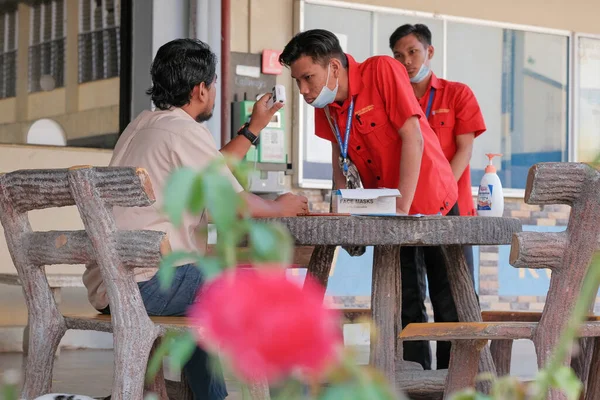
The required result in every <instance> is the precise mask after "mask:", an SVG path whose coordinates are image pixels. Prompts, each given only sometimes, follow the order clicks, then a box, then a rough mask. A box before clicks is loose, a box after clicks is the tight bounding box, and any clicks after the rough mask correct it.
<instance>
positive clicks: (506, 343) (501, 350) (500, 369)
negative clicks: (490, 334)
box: [490, 340, 513, 376]
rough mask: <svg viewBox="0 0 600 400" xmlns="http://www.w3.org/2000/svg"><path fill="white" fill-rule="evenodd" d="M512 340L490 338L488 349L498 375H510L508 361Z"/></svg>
mask: <svg viewBox="0 0 600 400" xmlns="http://www.w3.org/2000/svg"><path fill="white" fill-rule="evenodd" d="M512 346H513V341H512V340H492V343H491V344H490V351H491V353H492V359H493V360H494V364H496V373H497V374H498V376H504V375H510V361H511V359H512Z"/></svg>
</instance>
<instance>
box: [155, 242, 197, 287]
mask: <svg viewBox="0 0 600 400" xmlns="http://www.w3.org/2000/svg"><path fill="white" fill-rule="evenodd" d="M195 257H196V255H195V254H193V253H187V252H185V251H174V252H172V253H169V254H167V255H166V256H164V257H163V258H162V260H161V261H160V266H159V268H158V281H159V282H160V289H161V290H162V291H166V290H167V289H169V288H170V287H171V283H173V276H174V275H175V267H178V266H181V265H183V264H182V263H184V262H189V261H187V260H190V259H191V260H193V259H194V258H195Z"/></svg>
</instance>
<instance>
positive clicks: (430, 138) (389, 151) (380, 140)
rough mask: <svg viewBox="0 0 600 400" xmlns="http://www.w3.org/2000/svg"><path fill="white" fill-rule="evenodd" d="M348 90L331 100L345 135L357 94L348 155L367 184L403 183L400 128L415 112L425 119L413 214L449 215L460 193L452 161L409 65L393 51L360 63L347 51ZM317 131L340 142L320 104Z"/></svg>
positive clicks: (389, 185) (372, 186) (391, 185)
mask: <svg viewBox="0 0 600 400" xmlns="http://www.w3.org/2000/svg"><path fill="white" fill-rule="evenodd" d="M348 75H349V85H350V87H349V92H350V95H349V96H348V99H346V101H345V102H344V104H342V105H341V106H340V105H339V104H337V103H333V104H330V105H329V110H330V113H331V117H332V118H333V119H334V120H335V121H336V122H337V124H338V126H339V129H340V133H341V135H342V139H344V140H345V136H344V135H345V132H346V119H347V113H348V107H349V105H350V98H351V97H354V117H353V118H352V125H351V131H350V142H349V144H348V155H349V157H350V159H351V160H352V162H353V163H354V164H355V165H356V168H357V169H358V173H359V174H360V178H361V181H362V183H363V186H364V187H365V188H367V189H376V188H394V189H396V188H398V186H399V184H400V157H401V150H402V140H401V138H400V135H399V134H398V130H399V129H400V128H401V127H402V126H403V125H404V123H405V122H406V120H407V119H408V118H410V117H412V116H417V117H419V119H420V126H421V132H422V135H423V156H422V160H421V169H420V173H419V180H418V183H417V189H416V192H415V197H414V199H413V202H412V205H411V208H410V211H409V213H410V214H417V213H421V214H437V213H438V212H440V211H441V212H442V214H443V215H446V214H447V213H448V211H449V210H450V209H451V208H452V206H454V204H455V203H456V200H457V197H458V193H457V186H456V181H455V179H454V177H453V175H452V170H451V168H450V164H449V163H448V160H446V157H444V153H442V149H441V147H440V144H439V142H438V140H437V137H436V136H435V133H433V131H432V130H431V127H430V126H429V124H428V123H427V121H426V119H425V115H424V114H423V111H422V110H421V107H419V102H418V101H417V99H416V98H415V95H414V92H413V90H412V87H411V85H410V81H409V79H408V74H407V73H406V69H405V68H404V67H403V66H402V64H400V63H399V62H397V61H396V60H394V59H393V58H391V57H388V56H375V57H371V58H369V59H367V60H366V61H365V62H363V63H360V64H359V63H357V62H356V61H355V60H354V58H352V57H351V56H348ZM315 133H316V135H317V136H319V137H321V138H323V139H327V140H329V141H331V142H332V145H333V146H338V143H337V139H336V136H335V134H334V133H333V132H332V131H331V127H330V125H329V123H328V122H327V117H326V115H325V111H324V110H323V109H316V110H315Z"/></svg>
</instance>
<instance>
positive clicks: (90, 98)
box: [0, 0, 600, 325]
mask: <svg viewBox="0 0 600 400" xmlns="http://www.w3.org/2000/svg"><path fill="white" fill-rule="evenodd" d="M67 1H68V7H67V9H68V14H67V21H71V22H68V26H67V32H69V36H68V38H67V70H70V71H73V69H75V68H77V65H78V64H77V62H78V58H77V40H76V39H77V35H76V33H77V32H78V28H77V23H76V22H73V21H76V16H77V15H78V6H79V1H78V0H67ZM349 2H351V3H362V4H370V5H375V6H383V7H396V8H402V9H405V10H414V11H424V12H431V13H441V14H448V15H455V16H460V17H466V18H478V19H484V20H485V19H488V20H492V21H500V22H509V23H517V24H527V25H536V26H541V27H545V28H555V29H565V30H571V31H576V32H585V33H594V34H600V25H598V24H597V18H596V16H597V15H598V14H599V13H600V2H597V1H592V0H571V1H569V2H564V1H558V0H552V1H548V0H528V1H518V0H509V1H508V2H507V1H505V2H486V4H485V7H482V5H481V2H479V1H476V0H457V1H453V2H448V1H442V0H429V1H422V0H400V1H399V0H360V1H354V0H352V1H349ZM159 3H160V4H161V5H163V6H164V5H166V2H157V3H156V4H159ZM163 3H164V4H163ZM231 3H232V4H231V50H232V51H236V52H252V53H259V52H260V51H261V50H263V49H279V50H281V49H283V47H284V46H285V44H286V43H287V42H288V40H289V39H290V38H291V37H292V35H293V34H294V33H295V32H296V31H297V26H298V21H299V11H298V10H299V2H298V1H297V0H231ZM28 10H29V7H28V6H27V5H26V4H25V3H21V4H20V5H19V49H20V51H19V54H18V60H19V66H20V67H19V79H18V83H17V85H18V88H17V93H18V96H17V97H16V98H11V99H3V100H0V110H2V112H0V143H24V141H25V137H26V132H27V130H28V128H29V126H30V124H31V123H32V122H33V121H34V120H35V119H38V118H43V117H49V116H51V117H52V118H53V119H54V120H56V121H57V122H58V123H59V124H60V125H61V126H62V127H63V129H64V130H65V132H66V135H67V137H68V138H77V137H80V136H82V135H86V134H101V133H111V132H117V131H118V106H119V80H118V78H113V79H109V80H105V81H97V82H91V83H86V84H83V85H79V84H78V82H77V75H76V74H69V73H67V74H66V77H67V79H66V84H65V88H62V89H57V90H54V91H51V92H46V93H38V94H31V95H30V94H28V93H27V68H26V67H25V66H26V65H27V49H28V45H29V40H28V35H29V26H28V25H29V15H28V12H29V11H28ZM154 29H160V28H156V27H155V28H154ZM159 36H160V35H159ZM151 47H152V48H153V49H154V48H155V47H156V46H154V45H153V46H151ZM140 68H141V69H140V71H142V70H147V68H145V67H143V66H141V67H140ZM277 82H278V83H279V84H284V85H285V86H286V89H287V92H288V93H292V88H293V82H292V80H291V78H290V76H289V72H288V71H285V70H284V73H283V74H282V75H280V76H278V77H277ZM142 86H143V85H142ZM289 97H290V98H291V97H292V96H289ZM295 101H296V99H295V98H291V101H290V102H289V105H288V110H289V111H291V110H292V108H293V107H294V106H295ZM144 107H145V106H144ZM285 116H286V117H285V118H286V120H285V124H286V134H287V135H288V137H290V135H291V131H292V126H293V124H295V121H294V120H293V118H294V116H293V113H292V112H286V114H285ZM287 143H288V144H289V145H288V147H289V148H288V153H289V155H290V157H292V158H293V157H294V148H293V146H294V144H293V141H292V140H287ZM109 159H110V151H100V150H87V149H75V148H47V147H36V146H14V145H1V144H0V172H7V171H12V170H16V169H20V168H56V167H69V166H72V165H77V164H92V165H106V164H107V163H108V161H109ZM302 193H304V194H306V195H307V196H308V197H309V199H310V200H311V206H312V209H313V210H320V211H327V210H328V206H327V204H328V199H327V192H326V191H318V190H305V191H303V192H302ZM505 214H506V216H513V217H518V218H520V219H521V220H522V221H523V223H524V224H528V225H536V226H542V225H559V226H560V225H564V224H565V223H566V220H567V217H568V207H555V206H548V207H545V208H543V209H541V208H539V207H537V206H528V205H525V204H523V201H522V200H520V199H507V202H506V212H505ZM31 219H32V225H33V228H34V229H42V230H48V229H59V228H61V229H81V222H80V220H79V216H78V215H77V212H76V210H75V209H72V208H65V209H53V210H45V211H40V212H36V213H32V215H31ZM0 230H1V228H0ZM479 259H480V262H479V266H480V275H479V282H480V299H481V304H482V307H483V308H484V309H487V308H491V309H529V310H539V309H541V307H542V304H543V301H544V298H543V296H537V295H536V296H502V295H500V293H501V284H502V282H500V280H499V273H498V260H499V250H498V248H497V247H489V248H487V247H486V248H482V249H481V253H480V257H479ZM81 268H82V267H66V266H63V267H55V268H52V270H51V272H72V271H81ZM340 270H341V269H338V271H340ZM0 272H14V267H13V266H12V261H11V260H10V257H9V255H8V253H7V250H6V245H5V243H4V241H0ZM69 293H72V294H69ZM19 294H20V290H19V289H16V288H9V289H6V288H5V287H2V289H0V325H3V324H9V325H11V324H13V325H14V324H23V323H24V319H23V315H24V310H25V308H24V303H23V300H22V297H20V296H19ZM368 299H369V297H368V294H365V295H364V296H354V297H352V298H349V299H344V298H340V299H339V300H336V301H339V302H340V303H342V304H345V305H352V306H368ZM64 307H66V309H68V310H69V311H72V310H79V309H80V308H83V309H86V310H89V306H88V305H87V302H86V301H85V291H82V290H72V291H67V296H65V305H64Z"/></svg>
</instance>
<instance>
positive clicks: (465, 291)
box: [269, 216, 521, 382]
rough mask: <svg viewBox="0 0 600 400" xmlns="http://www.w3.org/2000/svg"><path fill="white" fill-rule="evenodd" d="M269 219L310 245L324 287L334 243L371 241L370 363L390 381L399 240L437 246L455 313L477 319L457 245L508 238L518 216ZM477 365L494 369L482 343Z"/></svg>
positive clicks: (398, 354)
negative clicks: (444, 261) (443, 258)
mask: <svg viewBox="0 0 600 400" xmlns="http://www.w3.org/2000/svg"><path fill="white" fill-rule="evenodd" d="M269 220H270V221H277V222H279V223H282V224H283V225H285V226H286V227H287V228H288V229H289V231H290V233H291V235H292V236H293V237H294V239H295V243H296V245H297V246H315V250H314V251H313V254H312V257H311V261H310V264H309V268H308V273H309V274H310V275H312V276H313V277H314V278H316V279H317V280H318V281H319V282H321V284H323V286H324V288H325V287H327V281H328V278H329V272H330V269H331V263H332V260H333V255H334V251H335V247H336V246H374V256H373V283H372V292H371V309H372V313H373V322H374V323H375V326H376V327H377V332H378V335H377V337H378V338H377V340H376V341H372V342H371V357H370V363H371V364H372V365H374V366H375V367H377V368H379V369H380V370H381V371H382V372H383V373H384V374H385V375H386V376H387V378H388V379H389V380H390V381H391V382H396V381H397V375H396V368H397V366H396V364H397V363H398V364H399V365H402V360H403V357H402V354H403V353H402V343H401V342H400V341H399V340H398V334H399V333H400V331H401V329H402V328H401V327H402V325H401V321H400V320H401V310H402V293H401V288H402V285H401V279H402V277H401V274H400V249H401V246H443V248H444V250H445V256H446V259H447V262H448V265H449V269H448V278H449V280H450V284H451V290H452V295H453V297H454V299H455V302H456V306H457V311H458V317H459V319H460V320H461V321H474V322H477V321H481V309H480V307H479V303H478V301H477V296H476V294H475V291H474V287H473V283H472V280H471V275H470V273H469V270H468V267H467V264H466V261H465V258H464V253H463V250H462V246H463V245H506V244H510V243H511V240H512V236H513V234H514V233H517V232H520V231H521V222H520V221H519V220H518V219H516V218H496V217H442V216H425V217H370V216H352V217H344V216H307V217H295V218H275V219H269ZM324 293H325V289H324V290H323V294H324ZM400 368H402V366H401V367H400ZM480 369H481V370H485V371H494V370H495V368H494V364H493V361H492V358H491V355H490V352H489V348H487V347H486V349H484V351H483V352H482V359H481V366H480Z"/></svg>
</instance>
